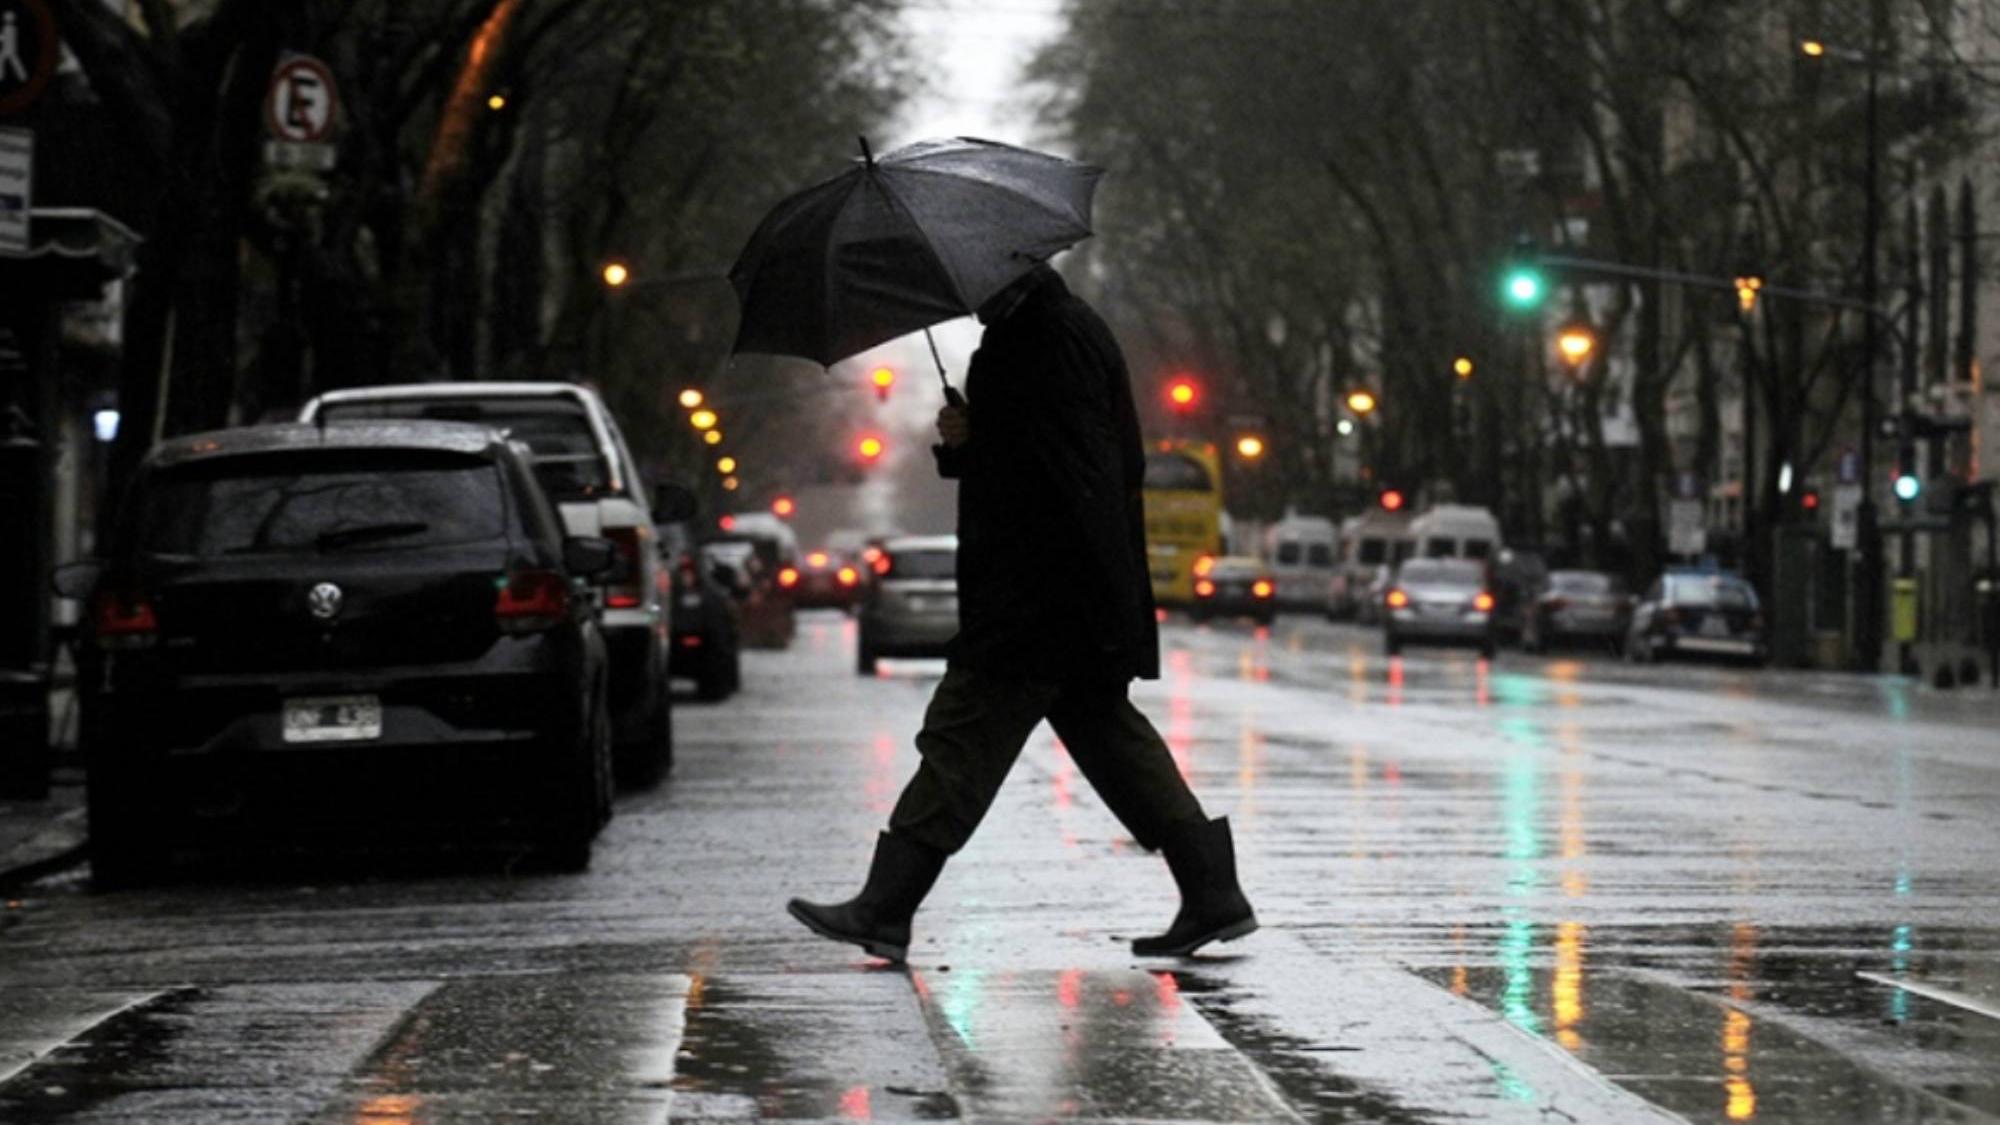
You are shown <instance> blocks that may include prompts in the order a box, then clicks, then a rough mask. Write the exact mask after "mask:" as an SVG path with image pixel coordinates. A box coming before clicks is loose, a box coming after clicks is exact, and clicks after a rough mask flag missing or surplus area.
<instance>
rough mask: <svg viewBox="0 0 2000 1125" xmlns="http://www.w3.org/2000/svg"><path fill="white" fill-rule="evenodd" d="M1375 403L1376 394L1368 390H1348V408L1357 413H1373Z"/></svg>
mask: <svg viewBox="0 0 2000 1125" xmlns="http://www.w3.org/2000/svg"><path fill="white" fill-rule="evenodd" d="M1375 405H1376V403H1375V396H1374V395H1372V394H1370V393H1368V392H1367V391H1349V392H1347V408H1348V409H1349V410H1352V411H1354V412H1355V413H1356V414H1372V413H1374V410H1375Z"/></svg>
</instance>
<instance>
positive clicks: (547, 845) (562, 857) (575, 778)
mask: <svg viewBox="0 0 2000 1125" xmlns="http://www.w3.org/2000/svg"><path fill="white" fill-rule="evenodd" d="M591 713H592V717H591V721H590V729H589V730H588V731H587V732H586V733H585V734H584V736H583V738H582V740H581V743H580V745H579V746H578V747H577V749H576V752H575V753H574V755H573V756H572V761H571V763H570V766H569V770H568V771H567V772H568V773H569V776H568V777H567V778H566V779H565V780H564V782H563V785H562V788H563V790H564V791H565V793H566V796H565V798H564V804H565V805H566V806H567V807H566V808H564V809H563V810H562V811H561V812H560V813H558V814H557V815H556V817H555V820H554V823H553V824H552V825H551V827H550V828H549V830H548V833H547V834H546V835H545V836H543V837H542V839H541V840H540V841H539V842H538V844H537V846H536V849H535V850H536V852H537V853H538V854H539V856H540V858H541V859H542V861H543V862H544V863H546V864H547V865H548V866H549V867H550V868H552V869H554V870H556V871H564V872H576V871H583V870H586V869H587V868H589V866H590V853H591V851H592V846H593V844H594V843H595V841H596V839H597V832H598V829H600V828H602V827H603V826H604V824H605V822H606V821H608V820H610V819H611V800H612V792H611V790H612V783H611V774H612V755H611V719H610V710H609V708H608V706H607V705H606V702H605V698H604V688H603V685H601V684H600V685H599V686H598V689H597V691H596V693H595V698H594V700H593V703H592V707H591Z"/></svg>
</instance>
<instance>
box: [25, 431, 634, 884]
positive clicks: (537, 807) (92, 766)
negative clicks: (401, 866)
mask: <svg viewBox="0 0 2000 1125" xmlns="http://www.w3.org/2000/svg"><path fill="white" fill-rule="evenodd" d="M523 453H524V451H523V450H522V449H521V448H520V447H518V446H515V445H513V444H511V443H509V442H508V441H507V440H506V439H504V438H502V437H501V436H499V435H498V434H496V433H495V432H493V431H491V430H489V429H485V428H482V427H474V426H464V425H454V424H444V423H404V422H398V423H373V424H350V425H330V426H326V427H323V428H322V427H317V426H300V425H279V426H257V427H250V428H245V429H238V430H227V431H221V432H217V433H210V434H197V435H193V436H189V437H182V438H177V439H174V440H171V441H168V442H165V443H163V444H161V445H159V446H158V447H156V448H155V449H154V450H153V452H152V453H151V454H150V455H149V456H148V457H147V458H146V460H145V462H144V463H143V465H142V466H141V467H140V470H139V472H138V474H137V477H136V478H135V482H134V485H133V487H132V489H131V490H130V492H129V493H128V496H127V499H126V503H125V506H124V507H123V508H122V509H121V515H120V518H119V520H118V521H117V523H116V527H115V530H114V532H113V534H112V536H111V538H110V542H109V550H108V551H107V553H106V555H105V557H104V558H103V559H102V560H101V561H97V562H91V563H82V564H72V565H71V566H70V567H66V568H64V569H63V571H61V572H59V574H58V590H59V592H61V593H63V594H65V595H68V596H72V597H80V598H85V599H87V601H88V612H87V613H86V614H85V615H84V617H85V623H84V626H83V634H84V638H85V640H86V643H87V645H88V651H89V652H90V653H91V658H90V659H88V660H86V661H84V664H85V667H84V669H83V674H82V675H81V676H80V679H79V693H80V696H81V702H82V711H83V721H82V723H81V726H80V729H81V742H82V752H83V757H84V762H85V768H86V771H87V780H88V788H87V800H88V806H89V813H88V815H89V818H90V841H91V856H92V864H93V877H94V878H95V879H96V880H97V881H98V882H99V883H102V884H106V885H117V884H122V883H129V882H133V881H137V880H140V879H143V878H144V877H145V876H147V875H149V874H151V873H152V872H153V870H154V868H155V867H156V866H157V865H158V864H160V863H161V862H162V861H163V860H164V859H165V858H166V857H168V856H169V855H170V854H171V853H172V852H173V851H174V850H175V849H177V848H182V847H190V846H201V845H207V844H213V843H222V842H228V841H235V840H239V839H241V838H242V837H243V836H244V835H245V834H253V835H258V836H282V837H286V838H292V839H302V838H312V837H319V836H324V837H330V838H331V839H332V840H334V841H336V842H342V843H350V844H364V845H373V844H376V843H378V842H383V841H387V840H392V839H401V838H409V839H413V840H421V839H425V838H428V839H432V840H438V841H454V842H455V841H458V840H460V839H461V838H463V837H465V836H466V835H467V834H468V833H471V834H476V835H484V836H488V837H491V838H492V839H493V840H494V841H495V842H501V841H508V842H514V841H518V842H525V843H529V844H532V845H535V846H537V847H539V848H540V849H542V850H544V851H545V852H546V853H547V854H548V855H549V856H550V857H551V858H552V859H554V860H555V861H557V862H558V863H560V864H561V865H562V866H564V867H569V868H580V867H582V866H584V865H585V864H587V863H588V862H589V858H590V848H591V841H592V839H593V838H594V837H595V836H596V834H597V831H598V829H599V827H600V826H601V825H603V823H604V822H605V820H606V819H607V818H608V817H609V816H610V812H611V776H612V775H611V758H610V745H611V744H610V726H609V721H608V720H609V714H608V711H607V709H606V692H607V690H608V679H609V671H608V666H607V661H606V652H605V644H604V639H603V636H602V633H601V630H600V628H599V625H598V622H597V616H596V614H595V612H594V611H593V610H592V608H591V606H590V599H589V594H588V588H587V586H586V580H588V579H593V578H601V577H603V576H606V575H608V574H609V572H610V571H611V569H612V567H613V565H614V564H615V562H616V560H617V550H616V548H615V547H613V546H612V545H611V544H610V543H608V542H606V541H605V540H603V539H597V538H580V537H567V538H566V537H565V535H564V533H563V526H562V523H561V521H560V519H559V518H558V517H557V515H556V512H555V509H554V508H553V507H552V506H551V504H550V502H549V501H548V499H547V498H546V497H545V495H544V494H543V492H542V490H541V489H540V488H539V487H538V486H537V484H536V480H535V476H534V474H533V471H532V469H531V468H530V466H529V464H528V462H527V459H526V458H525V456H524V455H523Z"/></svg>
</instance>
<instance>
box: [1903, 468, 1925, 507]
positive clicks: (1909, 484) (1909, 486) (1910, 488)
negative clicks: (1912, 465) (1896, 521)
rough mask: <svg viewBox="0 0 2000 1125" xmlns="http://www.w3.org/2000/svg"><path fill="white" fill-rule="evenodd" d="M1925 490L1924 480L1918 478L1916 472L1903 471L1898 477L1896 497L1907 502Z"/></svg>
mask: <svg viewBox="0 0 2000 1125" xmlns="http://www.w3.org/2000/svg"><path fill="white" fill-rule="evenodd" d="M1923 490H1924V486H1923V482H1922V481H1919V480H1918V479H1917V476H1916V474H1915V473H1903V474H1901V475H1900V476H1898V477H1897V478H1896V499H1898V500H1901V501H1902V502H1904V503H1905V504H1907V503H1909V502H1910V501H1912V500H1915V499H1916V498H1917V494H1918V493H1920V492H1922V491H1923Z"/></svg>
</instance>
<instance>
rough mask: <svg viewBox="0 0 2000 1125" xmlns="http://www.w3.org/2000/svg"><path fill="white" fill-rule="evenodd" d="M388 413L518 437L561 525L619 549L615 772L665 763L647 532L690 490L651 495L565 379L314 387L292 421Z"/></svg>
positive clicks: (618, 442) (609, 611)
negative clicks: (315, 392)
mask: <svg viewBox="0 0 2000 1125" xmlns="http://www.w3.org/2000/svg"><path fill="white" fill-rule="evenodd" d="M388 418H425V419H444V420H453V421H465V422H475V423H478V424H481V425H487V426H492V427H495V428H497V429H500V430H502V431H503V432H504V433H506V434H507V435H508V436H509V437H511V438H514V439H516V440H518V441H521V442H524V443H526V444H527V446H528V448H529V450H530V451H531V453H530V459H531V461H532V463H533V465H534V468H535V475H536V476H537V477H538V478H540V480H541V482H542V486H543V487H544V488H545V489H547V491H548V493H549V496H550V497H551V498H552V499H554V500H555V501H556V503H557V505H558V507H559V508H560V510H561V512H562V519H563V523H564V525H565V526H566V527H567V528H568V529H569V533H570V534H571V535H579V536H602V537H603V538H605V539H609V540H610V541H611V542H612V543H613V544H614V545H616V546H617V548H618V554H619V561H618V564H617V566H616V567H615V568H614V570H613V572H612V574H611V575H610V577H609V579H608V580H607V581H606V582H605V584H604V586H603V588H602V590H601V591H600V592H599V595H598V602H599V610H600V612H601V614H602V619H603V627H604V641H605V645H606V646H607V647H608V648H609V650H610V652H611V714H612V737H613V741H614V743H615V745H616V747H617V757H616V761H617V765H618V775H619V778H620V780H622V781H626V782H639V783H645V782H649V781H652V780H654V779H655V778H657V777H659V776H660V775H662V774H664V773H666V772H667V771H668V770H670V769H672V768H673V760H674V759H673V754H674V749H673V704H672V692H671V691H670V690H669V688H668V677H669V675H670V672H669V670H668V669H669V666H670V664H671V657H670V654H669V652H668V638H669V637H670V636H671V635H672V632H673V625H672V607H671V603H670V598H669V593H670V591H671V589H672V582H671V580H670V579H669V578H668V576H667V575H666V573H665V572H664V566H665V564H664V562H663V561H662V560H661V559H660V556H659V551H658V550H657V548H656V546H655V544H654V541H653V539H654V534H655V532H654V527H655V525H656V524H658V523H671V522H674V521H676V520H682V519H686V518H688V517H689V516H690V515H692V514H693V513H694V497H693V494H691V493H689V492H688V491H687V490H686V489H683V488H680V487H678V486H674V485H665V486H662V487H661V488H660V489H659V490H658V493H657V495H656V496H654V497H648V496H647V495H646V490H645V489H644V488H643V487H642V486H641V484H640V477H639V470H638V467H637V465H636V464H635V463H634V462H633V460H632V454H631V452H630V451H629V450H628V449H627V448H626V445H625V438H624V436H623V435H621V434H620V433H619V430H618V423H617V420H616V419H614V418H613V417H612V416H611V412H610V411H609V410H608V409H606V407H605V405H604V400H603V399H602V398H600V397H599V396H598V394H597V392H596V391H593V390H591V389H590V388H589V387H584V386H579V385H577V384H574V383H414V384H407V385H401V386H379V387H357V388H354V389H351V390H342V391H331V392H328V393H327V394H323V395H321V396H319V397H318V398H315V399H313V400H312V401H310V402H308V403H306V405H305V407H304V408H303V409H302V410H301V411H300V412H299V420H300V421H301V422H314V423H317V422H327V421H351V420H356V419H388Z"/></svg>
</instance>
